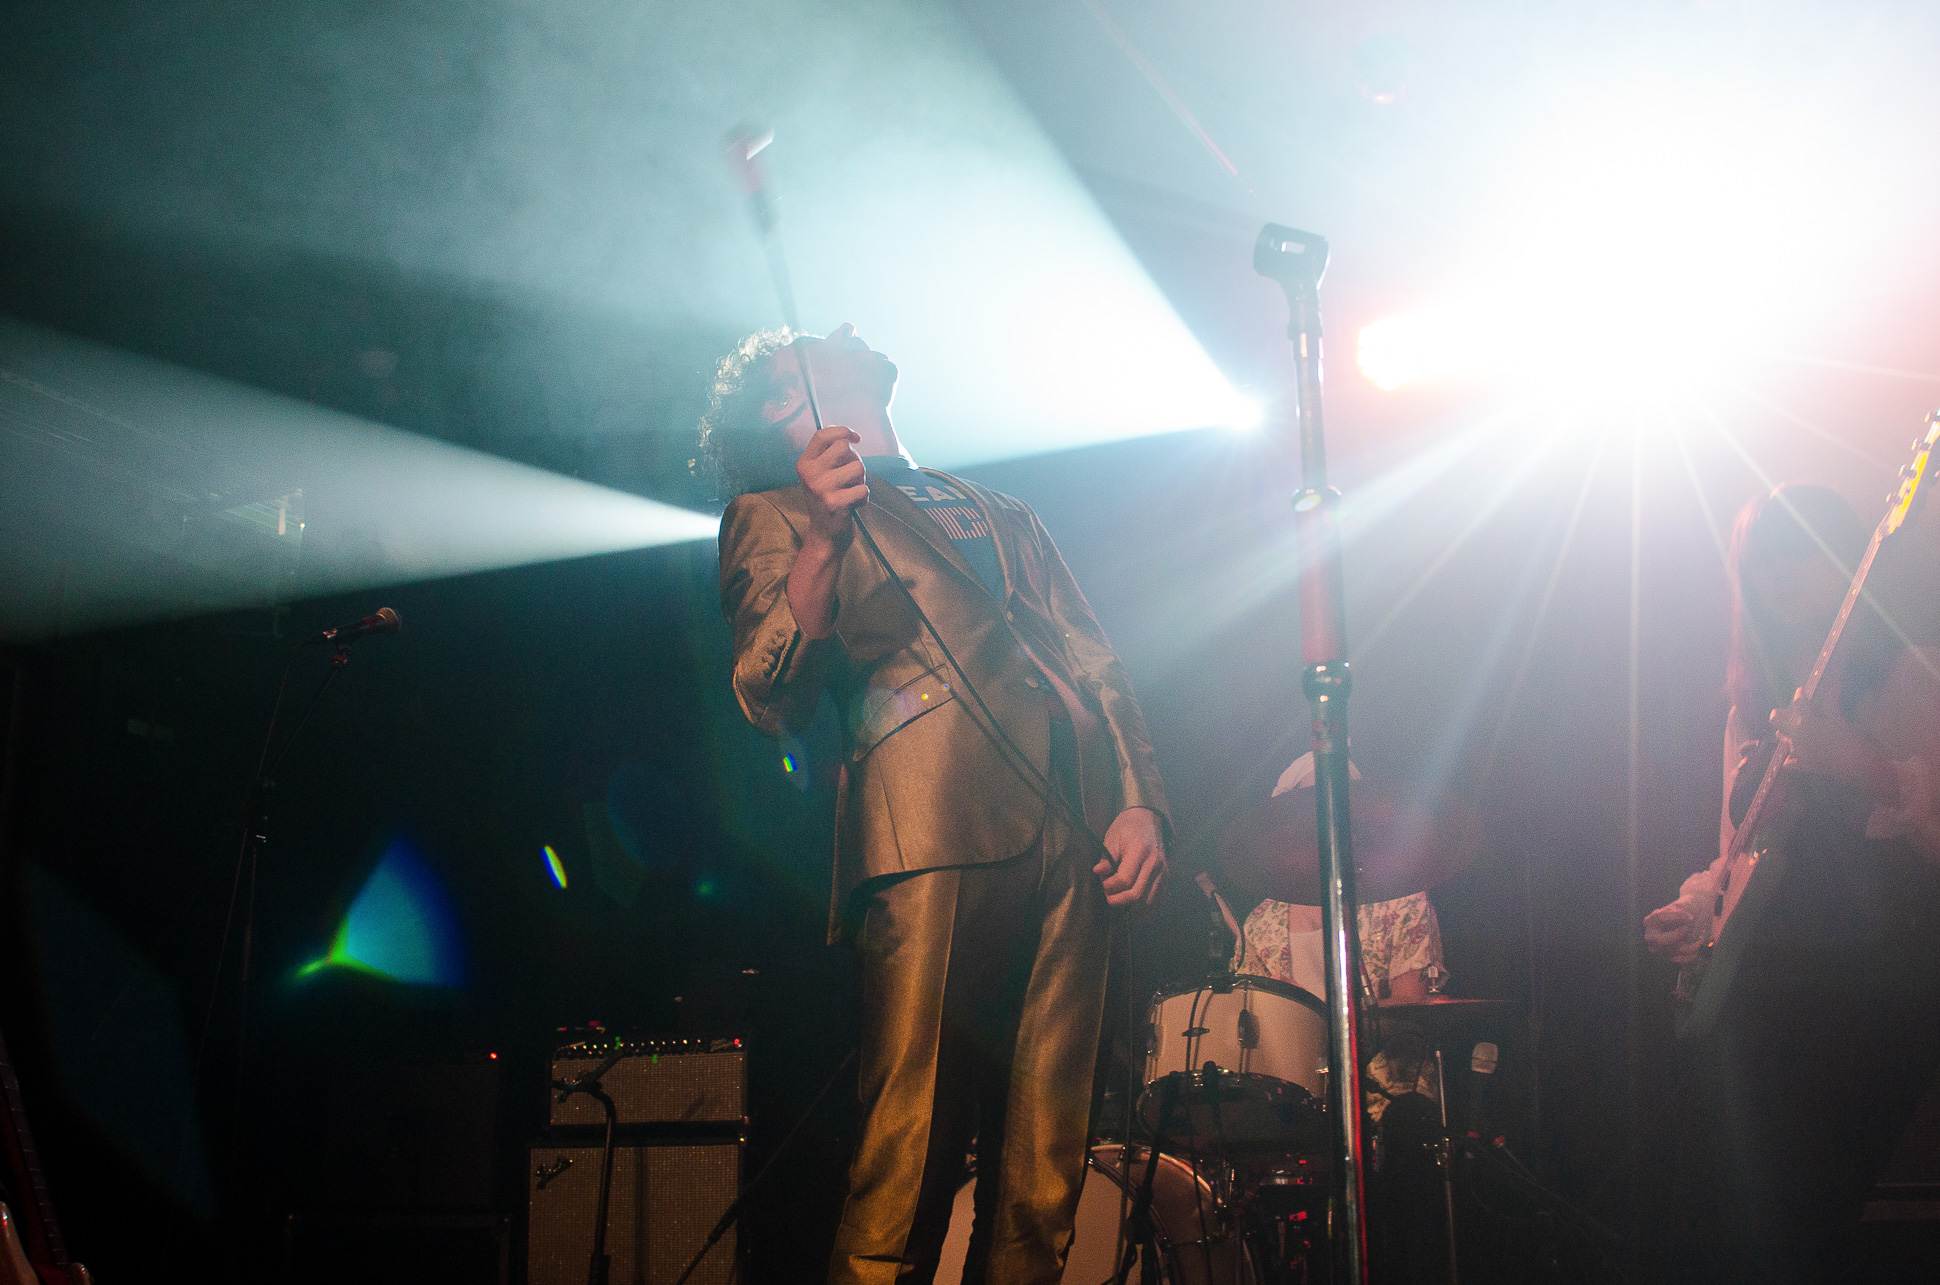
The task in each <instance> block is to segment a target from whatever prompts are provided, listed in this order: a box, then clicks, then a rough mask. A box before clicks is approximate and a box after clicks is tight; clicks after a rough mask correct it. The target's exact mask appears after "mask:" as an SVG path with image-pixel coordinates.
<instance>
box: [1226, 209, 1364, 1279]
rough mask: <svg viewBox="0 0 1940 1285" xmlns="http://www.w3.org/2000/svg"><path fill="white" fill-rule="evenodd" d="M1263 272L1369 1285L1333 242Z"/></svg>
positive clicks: (1347, 1262)
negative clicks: (1294, 431) (1333, 453)
mask: <svg viewBox="0 0 1940 1285" xmlns="http://www.w3.org/2000/svg"><path fill="white" fill-rule="evenodd" d="M1253 267H1254V269H1255V270H1256V271H1258V272H1259V273H1260V275H1261V276H1264V277H1269V278H1271V279H1272V280H1274V281H1277V282H1279V283H1280V285H1281V287H1282V288H1283V289H1284V290H1285V291H1286V293H1287V306H1288V309H1289V311H1290V313H1291V317H1290V319H1289V321H1288V323H1287V338H1289V339H1291V340H1292V341H1293V344H1294V354H1295V357H1296V359H1297V380H1298V383H1297V385H1296V388H1297V393H1298V399H1299V426H1300V466H1301V489H1300V493H1299V494H1298V495H1297V496H1295V497H1294V501H1293V512H1294V530H1295V534H1296V536H1297V537H1298V542H1299V555H1298V556H1299V573H1300V590H1299V592H1300V648H1301V656H1302V659H1303V661H1304V662H1305V667H1304V668H1303V669H1302V670H1301V674H1300V686H1301V689H1302V690H1303V691H1304V692H1305V693H1306V696H1307V705H1308V708H1309V710H1310V711H1311V713H1312V716H1313V753H1314V809H1315V822H1316V824H1317V826H1318V827H1319V841H1320V876H1321V883H1322V887H1323V889H1324V896H1323V899H1322V906H1321V924H1322V928H1323V930H1324V938H1325V946H1326V952H1327V957H1326V961H1325V962H1326V969H1327V1056H1328V1065H1329V1067H1330V1069H1331V1074H1329V1075H1328V1077H1327V1091H1328V1099H1329V1101H1328V1108H1329V1112H1330V1114H1331V1115H1332V1116H1333V1122H1334V1129H1333V1135H1334V1136H1333V1144H1334V1156H1333V1159H1334V1191H1333V1195H1334V1199H1335V1201H1336V1203H1337V1207H1338V1208H1339V1210H1340V1212H1341V1223H1340V1230H1339V1232H1338V1233H1337V1235H1338V1236H1339V1238H1340V1240H1341V1241H1343V1242H1344V1246H1343V1247H1344V1249H1345V1251H1346V1252H1345V1253H1342V1254H1340V1255H1338V1256H1337V1257H1336V1258H1335V1260H1334V1261H1335V1262H1336V1263H1339V1264H1341V1266H1340V1267H1339V1268H1337V1269H1336V1272H1335V1276H1336V1279H1341V1278H1342V1276H1343V1273H1344V1276H1345V1279H1346V1280H1347V1281H1349V1282H1352V1285H1365V1282H1366V1281H1367V1168H1366V1155H1367V1138H1366V1129H1365V1127H1364V1120H1363V1116H1362V1106H1361V1102H1362V1096H1361V1056H1360V1040H1359V1030H1358V1027H1357V1018H1358V1014H1357V1008H1358V1003H1357V1000H1358V987H1357V985H1356V979H1357V977H1358V975H1359V971H1358V970H1359V966H1360V958H1361V952H1360V943H1359V941H1358V940H1357V939H1356V936H1357V935H1356V932H1355V908H1356V904H1357V903H1356V902H1355V898H1354V842H1353V827H1352V825H1351V822H1350V818H1349V814H1348V793H1347V782H1348V764H1347V694H1348V691H1349V689H1350V687H1351V686H1352V682H1351V677H1350V675H1349V673H1348V667H1347V613H1346V604H1345V588H1344V580H1343V576H1342V571H1341V547H1340V528H1339V522H1338V513H1339V508H1340V498H1341V497H1340V492H1339V491H1337V490H1335V489H1334V488H1333V487H1331V486H1329V485H1328V484H1327V441H1326V435H1325V432H1324V430H1323V427H1322V424H1321V414H1320V382H1321V369H1320V333H1321V327H1320V277H1321V274H1322V273H1323V272H1325V271H1326V270H1327V242H1326V240H1325V239H1324V238H1322V237H1319V236H1316V235H1315V234H1314V233H1311V232H1301V231H1297V230H1295V229H1293V228H1289V227H1282V226H1280V225H1279V224H1275V223H1269V224H1267V225H1266V227H1264V228H1262V229H1261V231H1260V237H1259V240H1258V241H1257V242H1256V243H1255V244H1254V247H1253Z"/></svg>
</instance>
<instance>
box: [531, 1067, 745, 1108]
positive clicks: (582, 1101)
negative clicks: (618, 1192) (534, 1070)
mask: <svg viewBox="0 0 1940 1285" xmlns="http://www.w3.org/2000/svg"><path fill="white" fill-rule="evenodd" d="M601 1060H602V1059H599V1058H578V1057H572V1058H564V1057H562V1058H557V1059H555V1060H554V1061H553V1064H552V1078H553V1079H555V1080H566V1081H572V1080H575V1079H578V1078H579V1077H580V1076H581V1075H584V1074H585V1073H586V1072H588V1071H591V1070H593V1069H594V1068H595V1067H597V1066H598V1065H599V1064H600V1061H601ZM747 1063H748V1057H747V1054H746V1053H742V1052H739V1051H736V1052H732V1053H666V1054H661V1055H660V1056H658V1057H654V1056H651V1055H648V1054H641V1055H640V1056H638V1057H629V1058H626V1059H624V1060H623V1061H621V1062H620V1063H619V1065H617V1066H615V1067H614V1068H613V1069H612V1070H610V1071H608V1072H607V1073H606V1074H605V1075H604V1076H602V1077H601V1078H600V1087H601V1088H603V1089H605V1090H606V1094H607V1096H608V1097H610V1098H612V1099H613V1108H614V1110H615V1111H617V1112H618V1113H619V1117H620V1123H621V1124H672V1123H677V1122H682V1121H694V1122H702V1123H710V1122H712V1123H731V1124H739V1123H740V1122H741V1118H742V1117H743V1116H745V1115H746V1114H747V1083H748V1073H747ZM552 1123H553V1124H554V1125H572V1124H589V1125H604V1124H605V1123H606V1112H605V1110H604V1109H603V1108H602V1107H601V1106H600V1104H599V1103H598V1102H595V1101H594V1100H593V1099H592V1098H590V1097H588V1096H586V1095H585V1094H584V1093H575V1094H573V1095H572V1096H571V1097H569V1098H567V1099H566V1100H565V1101H564V1102H561V1101H559V1095H558V1094H557V1093H554V1094H553V1095H552Z"/></svg>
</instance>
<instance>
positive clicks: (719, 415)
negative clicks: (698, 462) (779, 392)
mask: <svg viewBox="0 0 1940 1285" xmlns="http://www.w3.org/2000/svg"><path fill="white" fill-rule="evenodd" d="M800 337H801V336H798V335H796V334H795V332H794V331H792V330H789V329H787V328H786V327H783V328H782V329H780V330H757V331H755V332H754V333H753V334H751V335H749V336H748V337H747V338H745V339H743V340H741V341H740V342H739V343H737V344H735V345H734V347H732V348H730V349H729V350H728V352H727V355H726V356H724V357H722V358H721V364H720V365H719V366H717V367H716V368H715V371H714V388H713V391H712V392H711V394H710V395H709V397H708V399H707V414H706V415H704V416H702V418H701V424H700V455H701V458H702V459H704V460H706V461H707V462H708V464H709V465H710V466H712V468H713V470H714V474H715V479H716V485H718V486H719V488H720V491H719V495H720V498H721V499H723V500H731V499H733V498H734V497H735V496H737V495H745V494H747V493H748V492H749V491H768V490H773V489H774V488H776V487H781V486H790V485H792V484H793V483H794V482H795V480H796V479H795V460H796V456H797V452H796V450H795V448H794V446H793V445H791V444H790V443H789V441H788V439H787V438H786V437H785V436H783V435H782V433H781V430H780V429H778V428H776V427H775V426H774V425H772V424H770V423H768V421H767V420H765V419H763V418H762V415H761V408H762V405H763V404H764V403H766V402H767V400H768V399H769V398H770V397H771V396H773V395H774V389H773V387H772V386H771V385H770V384H769V382H768V378H767V367H768V359H769V358H770V357H772V356H774V355H775V354H776V353H778V352H780V351H781V350H782V349H784V348H786V347H787V346H788V345H789V344H791V343H793V342H795V340H796V339H797V338H800Z"/></svg>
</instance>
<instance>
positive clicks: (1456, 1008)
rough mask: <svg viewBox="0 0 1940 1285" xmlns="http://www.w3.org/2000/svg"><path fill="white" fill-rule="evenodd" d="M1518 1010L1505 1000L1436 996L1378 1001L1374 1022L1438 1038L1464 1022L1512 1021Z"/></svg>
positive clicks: (1515, 1004) (1517, 1007) (1519, 1007)
mask: <svg viewBox="0 0 1940 1285" xmlns="http://www.w3.org/2000/svg"><path fill="white" fill-rule="evenodd" d="M1521 1008H1522V1006H1521V1005H1520V1004H1517V1003H1515V1002H1513V1001H1511V1000H1506V999H1470V998H1468V997H1466V996H1456V995H1437V996H1435V997H1433V998H1432V999H1418V1000H1386V999H1384V1000H1382V1001H1381V1004H1380V1008H1379V1011H1378V1012H1377V1013H1376V1014H1375V1020H1377V1021H1383V1022H1388V1021H1399V1022H1413V1023H1414V1024H1415V1025H1417V1026H1420V1027H1422V1028H1423V1029H1425V1030H1426V1031H1428V1032H1429V1033H1430V1034H1440V1033H1442V1032H1444V1031H1446V1030H1448V1029H1450V1028H1453V1027H1459V1026H1461V1025H1462V1024H1464V1023H1466V1022H1472V1021H1479V1020H1481V1019H1484V1018H1507V1017H1514V1016H1515V1015H1516V1014H1517V1013H1518V1012H1520V1011H1521Z"/></svg>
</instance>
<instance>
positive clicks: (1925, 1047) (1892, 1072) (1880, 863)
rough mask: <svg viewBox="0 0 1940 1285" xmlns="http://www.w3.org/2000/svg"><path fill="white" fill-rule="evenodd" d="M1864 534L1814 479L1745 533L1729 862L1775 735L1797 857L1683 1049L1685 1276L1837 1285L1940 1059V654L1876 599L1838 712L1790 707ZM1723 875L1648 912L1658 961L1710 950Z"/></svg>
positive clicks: (1675, 1239)
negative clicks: (1919, 642) (1884, 614)
mask: <svg viewBox="0 0 1940 1285" xmlns="http://www.w3.org/2000/svg"><path fill="white" fill-rule="evenodd" d="M1866 541H1867V532H1866V531H1865V529H1864V528H1863V527H1862V525H1861V524H1860V522H1859V520H1858V518H1857V517H1856V516H1854V514H1853V512H1852V510H1851V509H1850V508H1849V507H1848V506H1847V505H1846V503H1845V501H1844V500H1842V499H1841V498H1840V497H1839V496H1838V495H1837V494H1836V493H1834V492H1832V491H1830V490H1827V489H1825V488H1823V487H1816V486H1803V485H1796V484H1793V485H1787V486H1782V487H1780V488H1778V489H1777V490H1775V491H1773V492H1772V493H1771V494H1769V495H1766V496H1763V497H1760V498H1759V499H1756V500H1754V501H1753V502H1752V503H1751V504H1750V505H1748V506H1747V507H1746V508H1745V510H1744V512H1743V513H1741V514H1740V515H1739V517H1738V521H1737V524H1736V527H1735V529H1734V531H1733V534H1732V544H1731V553H1730V565H1729V571H1730V576H1731V585H1732V591H1733V604H1732V632H1731V654H1730V657H1729V662H1728V666H1727V689H1728V694H1729V695H1730V698H1731V702H1732V708H1731V712H1730V715H1729V717H1728V719H1727V722H1726V731H1725V756H1724V796H1725V801H1724V808H1723V815H1722V817H1721V821H1720V829H1721V835H1720V840H1721V853H1728V852H1729V851H1730V850H1731V846H1732V841H1733V839H1734V837H1735V835H1736V825H1737V822H1738V821H1739V820H1740V819H1742V817H1743V814H1744V809H1745V807H1746V806H1747V804H1748V803H1749V799H1750V794H1751V792H1752V791H1753V790H1755V789H1756V787H1757V784H1758V782H1759V780H1760V778H1761V777H1762V776H1763V775H1764V772H1765V767H1766V763H1767V762H1768V760H1769V756H1770V754H1771V753H1772V746H1773V745H1774V744H1776V737H1775V736H1769V735H1768V736H1766V737H1765V739H1764V740H1763V741H1762V742H1761V741H1760V740H1759V739H1758V737H1759V734H1760V732H1761V731H1762V729H1763V728H1765V727H1767V726H1769V727H1770V728H1772V729H1773V730H1774V731H1776V732H1780V733H1783V734H1784V735H1785V736H1787V737H1788V738H1789V739H1790V741H1791V744H1792V750H1791V758H1790V760H1789V761H1790V764H1791V766H1790V768H1789V769H1788V771H1789V772H1790V773H1791V782H1790V797H1791V798H1792V800H1793V803H1792V805H1791V815H1790V816H1789V817H1788V818H1786V819H1785V823H1786V824H1788V825H1789V832H1788V836H1787V838H1786V839H1785V843H1786V851H1787V858H1788V864H1787V867H1786V872H1785V875H1784V877H1783V879H1782V880H1781V881H1780V882H1779V883H1778V884H1777V885H1776V887H1775V890H1774V895H1773V898H1772V900H1771V901H1770V903H1769V904H1768V905H1767V907H1766V909H1765V911H1764V913H1763V915H1762V916H1761V917H1760V918H1759V919H1758V920H1757V921H1756V923H1755V926H1753V927H1752V928H1751V935H1750V936H1749V937H1748V938H1747V946H1746V953H1745V955H1744V958H1743V960H1742V962H1741V963H1740V966H1739V971H1738V980H1737V981H1736V983H1735V984H1734V986H1733V988H1732V990H1731V992H1730V994H1729V995H1728V997H1727V999H1726V1001H1725V1004H1726V1007H1725V1010H1724V1012H1723V1014H1722V1016H1721V1017H1720V1019H1719V1021H1718V1022H1717V1024H1716V1025H1715V1027H1714V1028H1712V1029H1711V1030H1709V1031H1707V1032H1706V1033H1705V1034H1704V1035H1702V1036H1701V1037H1699V1038H1698V1039H1697V1040H1696V1041H1695V1042H1694V1043H1693V1044H1692V1046H1691V1047H1689V1048H1688V1049H1687V1050H1686V1053H1687V1055H1688V1058H1689V1064H1688V1065H1687V1067H1686V1068H1685V1072H1686V1078H1685V1084H1686V1092H1685V1093H1684V1095H1683V1098H1684V1100H1683V1101H1682V1102H1681V1103H1680V1104H1679V1109H1678V1111H1677V1112H1675V1113H1673V1118H1675V1119H1677V1120H1678V1121H1679V1124H1678V1136H1679V1139H1680V1142H1679V1145H1678V1146H1677V1147H1676V1148H1675V1149H1674V1150H1675V1152H1676V1153H1677V1154H1676V1155H1675V1157H1674V1159H1675V1170H1676V1171H1675V1174H1674V1180H1673V1182H1672V1183H1671V1184H1669V1187H1668V1190H1669V1191H1670V1192H1671V1193H1672V1203H1673V1207H1674V1208H1675V1210H1676V1213H1675V1214H1673V1215H1670V1217H1671V1219H1672V1226H1669V1227H1666V1228H1665V1230H1666V1231H1669V1232H1672V1233H1673V1234H1672V1235H1671V1236H1670V1238H1669V1240H1668V1242H1667V1243H1669V1244H1670V1245H1673V1246H1675V1247H1676V1248H1675V1250H1674V1261H1673V1262H1671V1263H1669V1264H1667V1265H1666V1267H1667V1271H1666V1275H1667V1276H1668V1277H1669V1278H1670V1279H1677V1280H1691V1281H1697V1280H1703V1281H1738V1280H1745V1281H1749V1280H1759V1281H1822V1280H1837V1279H1840V1278H1841V1268H1842V1265H1843V1263H1844V1260H1845V1257H1846V1255H1847V1252H1848V1250H1849V1248H1850V1244H1851V1240H1852V1235H1853V1233H1854V1232H1855V1231H1856V1229H1857V1227H1858V1223H1859V1218H1860V1214H1861V1212H1862V1209H1863V1206H1864V1204H1865V1200H1866V1198H1867V1195H1868V1193H1869V1192H1870V1191H1871V1188H1872V1184H1873V1181H1874V1178H1875V1177H1876V1176H1877V1174H1878V1172H1879V1170H1880V1169H1881V1168H1882V1167H1883V1166H1884V1164H1885V1161H1886V1159H1887V1156H1888V1155H1889V1153H1890V1151H1891V1149H1892V1147H1893V1144H1894V1142H1895V1141H1896V1140H1897V1138H1898V1136H1899V1133H1900V1131H1901V1129H1902V1128H1903V1127H1904V1125H1905V1121H1906V1119H1907V1117H1908V1115H1909V1114H1910V1113H1911V1110H1912V1108H1913V1106H1914V1104H1915V1102H1916V1101H1917V1099H1918V1097H1919V1094H1920V1093H1921V1092H1922V1090H1924V1089H1925V1087H1926V1085H1927V1084H1928V1083H1929V1082H1930V1081H1931V1079H1932V1077H1933V1072H1934V1068H1935V1065H1936V1062H1940V1020H1936V1019H1940V788H1937V787H1940V649H1936V648H1932V647H1923V646H1908V645H1906V644H1905V643H1904V642H1903V641H1902V639H1901V637H1900V636H1899V633H1898V631H1895V630H1894V629H1892V628H1890V627H1888V626H1887V625H1886V623H1885V621H1884V620H1882V619H1881V618H1880V616H1879V614H1878V613H1877V612H1876V611H1873V610H1871V609H1870V608H1867V607H1864V606H1863V605H1862V608H1861V612H1860V613H1855V618H1854V621H1853V623H1852V624H1851V625H1850V626H1849V628H1848V632H1847V634H1846V635H1845V638H1844V639H1843V640H1842V643H1841V646H1840V649H1839V651H1838V653H1837V654H1836V657H1835V662H1834V664H1835V668H1834V671H1833V672H1832V674H1831V676H1830V682H1829V683H1828V684H1827V685H1825V686H1822V687H1821V689H1820V692H1819V699H1818V700H1817V701H1816V702H1814V703H1813V704H1811V705H1809V706H1808V705H1806V704H1805V703H1804V702H1802V701H1791V700H1788V699H1787V697H1788V695H1789V694H1790V693H1792V692H1793V691H1794V690H1795V689H1796V688H1797V687H1798V686H1799V685H1800V684H1801V683H1802V682H1803V681H1804V679H1805V677H1806V674H1807V673H1808V671H1809V670H1810V669H1811V667H1812V664H1813V662H1814V660H1815V658H1816V656H1817V653H1818V651H1819V648H1820V645H1821V643H1822V642H1823V640H1824V638H1825V636H1826V634H1827V633H1828V631H1829V629H1830V627H1831V624H1832V620H1833V617H1834V615H1835V613H1836V612H1837V611H1838V608H1839V605H1840V602H1841V600H1842V599H1843V598H1844V596H1845V592H1846V588H1847V585H1848V583H1849V580H1850V576H1851V568H1852V567H1853V566H1854V564H1855V563H1856V562H1857V561H1858V560H1859V557H1860V555H1861V553H1862V552H1863V550H1864V549H1865V546H1866ZM1929 592H1931V589H1930V587H1929ZM1861 613H1863V614H1861ZM1925 641H1927V642H1931V641H1933V640H1931V639H1927V640H1925ZM1723 869H1724V857H1723V856H1722V855H1721V856H1720V857H1719V859H1718V860H1717V861H1715V862H1713V863H1712V865H1711V866H1710V867H1709V868H1708V869H1706V870H1703V871H1700V872H1698V873H1697V874H1695V875H1693V876H1692V877H1691V878H1690V879H1688V880H1687V881H1686V882H1685V884H1684V886H1683V888H1682V889H1681V890H1680V893H1679V896H1678V899H1677V900H1676V901H1675V902H1672V903H1671V904H1670V905H1668V906H1663V907H1660V908H1659V909H1657V910H1655V911H1652V912H1651V914H1650V915H1649V916H1648V917H1646V919H1645V921H1644V938H1645V943H1646V945H1647V946H1648V947H1649V949H1650V950H1652V951H1653V952H1655V953H1657V954H1659V955H1662V956H1664V957H1666V958H1668V959H1671V960H1673V961H1675V962H1677V963H1680V964H1683V963H1689V962H1690V961H1691V960H1693V959H1695V958H1696V957H1697V955H1698V952H1699V948H1700V947H1701V946H1702V945H1703V944H1704V943H1705V942H1707V941H1708V940H1710V938H1711V936H1712V933H1713V931H1714V930H1713V918H1712V916H1713V909H1714V907H1715V906H1717V905H1718V904H1720V903H1719V897H1720V893H1721V891H1722V890H1721V888H1720V876H1721V874H1722V871H1723ZM1733 927H1734V929H1736V928H1737V927H1738V925H1737V924H1736V923H1735V922H1734V925H1733Z"/></svg>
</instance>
